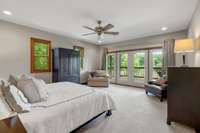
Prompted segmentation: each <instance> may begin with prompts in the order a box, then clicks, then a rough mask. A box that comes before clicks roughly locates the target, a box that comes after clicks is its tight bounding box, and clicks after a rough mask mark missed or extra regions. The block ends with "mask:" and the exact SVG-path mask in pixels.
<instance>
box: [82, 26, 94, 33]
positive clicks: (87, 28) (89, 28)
mask: <svg viewBox="0 0 200 133" xmlns="http://www.w3.org/2000/svg"><path fill="white" fill-rule="evenodd" d="M83 27H84V28H86V29H88V30H92V31H95V32H96V30H95V29H93V28H90V27H88V26H83Z"/></svg>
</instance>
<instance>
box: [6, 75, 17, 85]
mask: <svg viewBox="0 0 200 133" xmlns="http://www.w3.org/2000/svg"><path fill="white" fill-rule="evenodd" d="M18 81H19V77H17V76H14V75H12V74H10V75H9V79H8V82H9V83H10V84H11V85H15V86H17V82H18Z"/></svg>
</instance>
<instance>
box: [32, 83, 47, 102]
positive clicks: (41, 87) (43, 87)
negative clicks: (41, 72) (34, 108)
mask: <svg viewBox="0 0 200 133" xmlns="http://www.w3.org/2000/svg"><path fill="white" fill-rule="evenodd" d="M33 82H34V83H35V85H36V87H37V89H38V92H39V95H40V101H46V100H47V98H48V93H47V90H46V88H47V86H46V83H45V82H44V81H43V80H41V79H33Z"/></svg>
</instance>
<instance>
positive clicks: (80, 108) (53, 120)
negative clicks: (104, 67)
mask: <svg viewBox="0 0 200 133" xmlns="http://www.w3.org/2000/svg"><path fill="white" fill-rule="evenodd" d="M47 91H48V93H49V98H48V100H47V101H45V102H41V103H36V104H33V105H32V108H31V111H30V112H28V113H23V114H20V115H19V118H20V120H21V122H22V124H23V125H24V127H25V129H26V130H27V132H28V133H68V132H70V131H72V130H74V129H76V128H77V127H79V126H80V125H82V124H84V123H85V122H87V121H88V120H90V119H91V118H93V117H94V116H96V115H98V114H100V113H102V112H104V111H107V110H112V109H115V105H114V102H113V100H112V98H111V97H110V96H109V95H108V94H107V93H106V92H103V91H98V90H95V89H93V88H91V87H87V86H84V85H79V84H75V83H70V82H61V83H53V84H49V85H48V86H47Z"/></svg>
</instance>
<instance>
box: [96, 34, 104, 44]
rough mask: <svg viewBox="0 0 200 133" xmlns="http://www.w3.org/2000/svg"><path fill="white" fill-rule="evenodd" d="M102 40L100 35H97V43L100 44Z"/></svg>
mask: <svg viewBox="0 0 200 133" xmlns="http://www.w3.org/2000/svg"><path fill="white" fill-rule="evenodd" d="M102 39H103V38H102V35H99V36H98V38H97V41H98V43H102Z"/></svg>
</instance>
